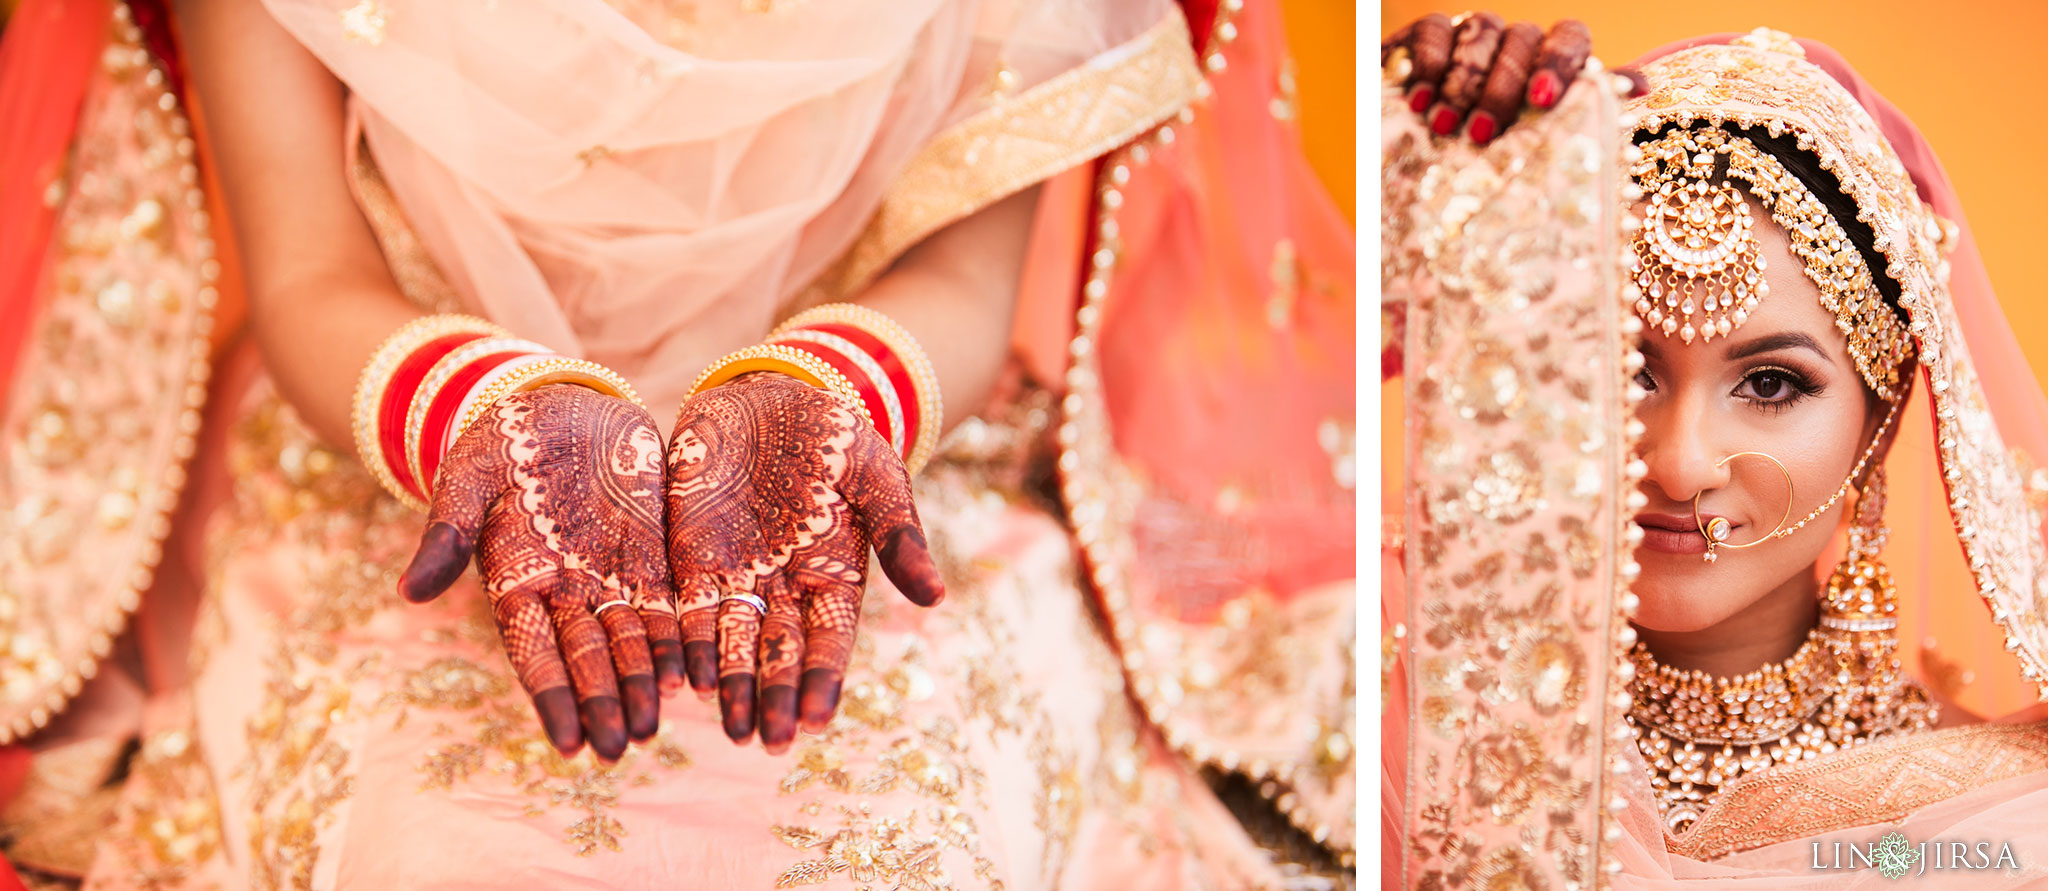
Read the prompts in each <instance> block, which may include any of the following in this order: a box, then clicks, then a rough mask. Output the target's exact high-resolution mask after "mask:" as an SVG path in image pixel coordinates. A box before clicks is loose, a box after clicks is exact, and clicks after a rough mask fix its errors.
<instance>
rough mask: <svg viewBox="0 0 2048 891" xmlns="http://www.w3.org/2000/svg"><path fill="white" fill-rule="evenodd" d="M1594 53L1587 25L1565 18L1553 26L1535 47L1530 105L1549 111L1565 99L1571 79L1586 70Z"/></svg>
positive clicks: (1530, 85) (1591, 37)
mask: <svg viewBox="0 0 2048 891" xmlns="http://www.w3.org/2000/svg"><path fill="white" fill-rule="evenodd" d="M1592 53H1593V34H1592V32H1590V31H1588V30H1586V25H1585V23H1584V22H1580V21H1578V20H1576V19H1565V20H1564V21H1561V22H1558V23H1557V24H1555V25H1552V26H1551V28H1550V33H1549V34H1546V35H1544V36H1543V42H1542V43H1541V44H1539V45H1538V46H1537V48H1536V64H1535V68H1534V71H1535V73H1533V74H1531V75H1529V104H1530V105H1533V106H1535V107H1537V108H1549V107H1551V106H1553V105H1556V104H1557V100H1559V99H1562V98H1564V91H1565V90H1567V89H1570V88H1571V85H1572V80H1573V79H1574V78H1576V77H1578V75H1579V72H1580V71H1583V70H1585V67H1586V57H1587V56H1590V55H1592Z"/></svg>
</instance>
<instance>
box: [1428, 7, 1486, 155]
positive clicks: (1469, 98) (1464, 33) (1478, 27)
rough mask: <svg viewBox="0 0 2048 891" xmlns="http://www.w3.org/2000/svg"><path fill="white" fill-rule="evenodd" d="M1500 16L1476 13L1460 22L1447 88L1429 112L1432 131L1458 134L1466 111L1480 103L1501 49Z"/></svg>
mask: <svg viewBox="0 0 2048 891" xmlns="http://www.w3.org/2000/svg"><path fill="white" fill-rule="evenodd" d="M1501 32H1502V26H1501V19H1500V16H1497V15H1494V14H1493V13H1490V12H1479V13H1473V14H1472V15H1470V16H1467V17H1466V18H1465V21H1463V22H1461V23H1459V25H1458V28H1457V31H1456V33H1455V34H1454V36H1453V42H1452V45H1451V67H1450V70H1449V71H1447V72H1445V73H1444V81H1443V88H1442V91H1441V93H1440V94H1439V95H1438V96H1437V101H1436V105H1434V106H1432V107H1431V108H1430V110H1429V118H1428V120H1429V129H1430V132H1432V133H1435V134H1436V135H1438V136H1449V135H1451V134H1452V133H1455V132H1457V130H1458V124H1459V123H1460V122H1462V121H1464V119H1465V112H1467V111H1469V110H1471V108H1472V106H1473V105H1474V104H1476V103H1477V102H1478V101H1479V91H1480V90H1481V88H1483V87H1485V85H1486V74H1487V72H1488V71H1489V70H1490V69H1491V68H1492V67H1493V56H1494V53H1495V52H1496V51H1498V50H1499V49H1500V39H1501Z"/></svg>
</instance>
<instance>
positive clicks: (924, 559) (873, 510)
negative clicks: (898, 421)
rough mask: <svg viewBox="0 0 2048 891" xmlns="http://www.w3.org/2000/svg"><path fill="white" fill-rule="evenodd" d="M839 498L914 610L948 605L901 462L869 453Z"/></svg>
mask: <svg viewBox="0 0 2048 891" xmlns="http://www.w3.org/2000/svg"><path fill="white" fill-rule="evenodd" d="M840 494H842V495H844V496H845V497H846V503H847V505H848V506H849V507H851V508H853V513H854V517H855V519H857V520H858V521H859V522H860V528H861V529H862V530H864V531H866V533H867V537H868V542H869V543H870V544H871V545H872V546H873V547H874V549H875V554H876V556H878V557H880V558H881V561H882V572H883V574H885V575H887V576H888V577H889V581H890V582H892V583H894V584H895V585H896V589H897V590H899V591H902V592H903V596H904V597H906V598H908V599H909V600H910V602H912V603H915V604H917V605H918V606H934V605H937V604H938V602H939V601H941V600H944V599H946V583H945V581H944V580H942V579H940V578H939V567H938V564H937V563H935V562H933V561H932V555H931V549H930V546H929V545H927V544H926V542H925V537H924V526H923V525H922V524H921V523H919V522H918V519H917V504H916V503H915V502H913V501H912V500H911V496H910V473H909V471H908V470H906V469H905V468H904V466H903V462H902V461H898V460H894V455H893V454H889V453H887V452H886V450H885V449H877V450H875V451H874V452H871V453H869V454H868V455H867V456H865V457H864V458H863V459H862V460H860V461H858V462H856V464H855V466H854V467H853V469H852V470H850V471H849V472H848V474H847V481H846V483H844V484H842V486H841V487H840Z"/></svg>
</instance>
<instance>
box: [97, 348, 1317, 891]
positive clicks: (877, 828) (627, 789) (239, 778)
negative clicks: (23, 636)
mask: <svg viewBox="0 0 2048 891" xmlns="http://www.w3.org/2000/svg"><path fill="white" fill-rule="evenodd" d="M244 381H245V382H246V381H247V379H246V378H244ZM242 389H243V390H244V392H242V393H240V394H237V393H234V392H226V393H223V394H222V397H223V399H224V401H225V402H227V403H228V404H231V405H233V406H235V408H234V409H233V410H232V411H231V412H229V414H230V419H229V420H230V423H229V424H228V425H227V429H228V430H229V431H230V433H229V441H228V442H227V443H225V448H224V449H222V450H220V451H219V452H216V453H214V454H213V455H212V456H211V457H210V459H209V460H211V461H213V462H217V463H218V464H220V465H221V466H224V467H228V468H234V469H235V470H236V473H237V475H236V476H235V478H233V479H232V480H229V479H225V478H222V477H219V476H214V475H212V474H209V475H208V482H207V483H205V484H204V485H205V486H207V487H208V488H210V489H213V490H214V492H215V493H216V494H228V493H223V492H220V490H221V489H224V488H227V489H231V490H232V492H231V495H230V497H231V501H230V502H229V503H228V504H226V505H225V506H224V507H223V509H222V510H221V511H219V512H218V513H217V514H216V515H215V517H214V519H213V520H212V525H211V528H210V530H209V535H208V542H209V548H210V552H211V559H210V560H209V561H208V566H209V567H210V569H211V578H210V581H209V586H208V587H209V590H210V592H211V597H210V598H209V599H208V600H207V602H206V603H205V604H204V605H203V607H202V610H201V613H200V615H199V618H198V623H197V630H196V631H195V633H194V635H193V641H192V648H193V680H192V684H191V687H190V692H189V694H182V693H181V694H176V695H166V696H160V697H158V698H157V700H155V701H154V702H153V703H152V708H151V711H150V714H149V716H148V721H149V727H148V732H147V734H146V735H145V749H144V753H145V754H144V756H143V759H142V761H141V762H140V763H139V764H138V766H137V768H136V771H135V778H134V779H131V781H130V782H129V784H128V787H127V788H126V790H125V795H126V801H125V802H124V808H123V814H124V817H123V822H122V823H121V824H120V825H118V826H116V827H115V828H114V830H113V832H112V833H111V834H110V837H109V838H108V840H107V841H106V842H105V843H104V844H103V845H102V846H101V853H100V859H99V861H98V862H97V863H96V865H95V868H94V873H93V885H94V886H95V887H115V888H118V887H129V886H130V885H131V884H137V883H139V884H142V885H147V884H148V882H147V881H144V878H145V877H149V876H157V877H163V876H166V875H173V874H175V875H177V876H179V877H180V880H181V881H185V882H188V883H189V882H203V881H212V882H215V883H218V884H219V885H220V886H222V887H245V886H250V885H259V886H260V885H266V884H269V883H270V882H272V881H279V880H283V881H287V882H289V881H291V880H292V877H293V876H300V877H303V878H304V880H305V881H308V882H310V883H311V885H312V886H313V887H351V888H352V887H379V886H388V887H437V888H497V887H506V886H507V885H508V884H509V885H513V886H524V885H526V884H529V883H532V882H536V881H539V882H545V883H546V884H548V885H549V886H550V887H593V888H595V887H650V886H653V885H655V884H672V883H676V882H682V883H684V885H685V886H688V887H718V888H727V887H730V888H765V887H771V886H773V885H775V884H776V882H777V881H778V880H783V879H787V878H789V877H790V876H792V875H801V876H811V877H813V878H816V879H817V880H818V881H819V882H821V883H822V884H821V885H820V887H826V888H852V887H867V886H869V885H871V884H879V885H880V886H881V887H896V886H898V885H899V883H900V884H901V886H903V887H923V885H920V884H918V882H919V881H924V882H934V883H936V882H937V881H938V879H939V877H941V876H943V877H946V878H947V879H948V880H950V881H951V883H952V886H953V887H978V886H979V885H980V884H981V883H982V882H984V881H1002V882H1003V883H1004V884H1005V886H1007V887H1011V888H1052V887H1058V888H1105V889H1109V888H1114V889H1126V888H1134V889H1159V891H1168V889H1179V888H1195V887H1215V888H1241V887H1264V886H1270V885H1272V884H1273V883H1275V882H1276V881H1277V876H1276V875H1275V874H1274V873H1273V872H1272V867H1271V866H1270V864H1268V863H1266V862H1265V861H1264V860H1263V858H1262V856H1261V855H1260V854H1259V852H1258V851H1257V850H1256V849H1255V848H1254V847H1252V846H1251V845H1250V843H1249V840H1248V839H1247V838H1246V837H1245V836H1244V834H1243V831H1242V829H1241V828H1239V827H1238V826H1237V825H1236V824H1235V821H1234V820H1233V819H1232V818H1231V817H1230V815H1229V814H1228V813H1227V812H1226V811H1224V810H1223V809H1222V807H1221V805H1220V804H1219V803H1218V802H1217V801H1216V800H1215V799H1214V798H1213V796H1211V795H1210V793H1209V792H1208V789H1207V788H1206V786H1205V785H1204V784H1203V782H1202V781H1201V779H1200V778H1199V777H1198V776H1196V775H1195V774H1194V773H1193V772H1192V771H1191V770H1190V769H1189V768H1188V767H1187V766H1186V764H1185V763H1184V762H1182V761H1181V760H1179V759H1178V758H1177V757H1175V756H1173V755H1172V754H1171V753H1170V752H1168V751H1167V750H1166V748H1165V747H1164V745H1163V743H1161V742H1160V740H1159V739H1158V736H1157V733H1156V732H1155V731H1153V730H1152V729H1151V728H1150V727H1148V726H1146V725H1145V724H1144V723H1143V721H1142V720H1141V719H1140V718H1139V716H1138V715H1137V714H1136V713H1135V712H1134V710H1133V709H1132V707H1131V704H1130V702H1129V701H1128V700H1127V699H1126V698H1125V696H1124V693H1123V685H1122V679H1121V677H1120V675H1119V672H1118V668H1117V664H1116V661H1115V658H1114V656H1113V655H1112V654H1111V652H1110V650H1109V647H1108V645H1107V643H1106V642H1105V641H1104V640H1103V639H1102V637H1101V636H1100V634H1099V632H1097V631H1096V630H1095V628H1094V627H1093V625H1092V621H1091V619H1090V617H1089V615H1088V611H1087V608H1086V605H1085V599H1084V597H1083V596H1082V592H1080V591H1079V590H1077V589H1076V588H1075V587H1074V581H1073V580H1074V579H1075V578H1076V577H1077V568H1076V566H1075V557H1074V554H1073V551H1072V549H1071V546H1070V543H1069V539H1068V537H1067V535H1066V533H1065V532H1064V531H1063V529H1062V528H1061V527H1060V525H1059V523H1058V521H1057V520H1056V518H1054V517H1053V516H1051V515H1050V514H1048V513H1046V512H1045V511H1044V510H1043V509H1042V508H1040V507H1036V506H1033V504H1032V503H1031V502H1029V501H1026V500H1021V499H1018V500H1011V499H1005V498H1002V497H994V496H992V495H991V493H990V491H989V490H988V489H987V488H986V487H985V486H986V483H985V482H983V477H981V476H980V475H979V474H978V473H977V471H976V469H975V467H974V466H973V465H972V464H971V463H970V464H959V463H949V462H944V461H942V462H940V464H939V465H938V466H936V467H935V468H934V470H933V471H931V472H928V473H927V474H926V475H924V476H923V477H921V478H920V484H919V485H920V487H919V491H918V496H919V504H920V507H921V511H922V513H923V515H924V517H925V519H926V521H927V524H928V528H929V529H930V530H932V535H933V540H934V546H935V551H936V553H938V554H939V555H940V559H941V560H942V565H944V566H946V567H948V568H949V569H950V571H951V572H952V573H954V575H953V576H952V577H953V578H955V579H957V580H960V581H961V583H960V584H958V585H956V586H955V588H954V596H952V597H949V598H948V602H947V605H946V608H944V609H933V610H923V609H919V608H917V607H914V606H911V605H910V604H908V602H907V601H905V600H904V599H903V598H902V597H901V596H900V595H899V594H897V593H896V592H895V591H894V590H893V589H892V588H890V587H889V586H888V584H887V582H886V581H877V582H875V583H874V585H873V588H872V590H871V591H870V592H869V596H868V599H867V602H866V607H865V609H864V617H863V625H862V639H861V642H860V645H859V647H858V649H857V651H856V655H855V662H854V667H853V669H852V670H851V671H850V672H849V677H848V682H847V688H846V689H847V694H846V700H845V704H844V705H843V707H842V711H841V715H840V717H839V718H837V719H835V722H834V724H833V726H832V728H831V729H830V730H829V731H828V732H827V733H826V734H824V735H822V736H810V735H805V736H803V737H801V738H800V739H799V740H798V742H797V745H796V747H795V748H794V749H793V751H792V752H791V753H789V754H788V755H785V756H782V757H771V756H768V755H766V754H765V753H763V752H762V751H761V750H760V749H759V748H758V747H757V746H748V747H736V746H734V745H732V744H731V743H730V742H729V741H727V740H726V739H725V738H724V735H723V732H722V730H721V729H720V726H719V719H718V714H717V710H716V708H715V706H713V705H711V704H708V703H704V702H699V701H696V700H694V699H692V698H690V697H688V696H683V697H680V698H676V699H671V700H667V701H666V702H665V703H664V713H663V722H664V728H665V729H664V730H663V732H662V735H661V736H660V737H659V738H658V740H657V742H656V743H655V744H653V745H647V746H636V747H634V748H633V749H632V750H630V751H629V753H628V755H627V757H626V758H625V759H624V760H623V761H622V763H621V764H620V765H619V766H618V767H617V768H615V769H606V768H602V767H600V766H598V765H596V764H595V763H593V762H592V761H591V760H590V758H589V756H588V755H587V754H585V755H584V756H581V757H579V758H577V759H574V760H573V761H568V762H564V761H562V760H561V759H559V757H557V756H554V755H553V754H552V752H551V750H550V749H548V748H547V746H546V745H545V743H544V741H543V740H542V738H541V737H540V735H539V731H538V725H537V724H535V723H534V722H533V719H532V714H531V708H530V706H529V705H528V704H527V702H526V700H525V697H524V696H523V694H521V693H520V692H519V690H518V687H517V683H516V681H514V680H513V678H512V676H511V674H510V672H509V670H508V668H507V667H506V665H505V664H504V659H503V656H502V654H501V652H500V650H499V645H498V643H497V641H496V635H495V631H494V629H493V627H492V625H491V623H490V621H489V618H488V608H487V607H486V606H484V598H483V597H482V595H481V592H480V591H478V590H477V589H476V586H475V580H474V578H473V577H465V578H464V579H463V580H462V581H461V582H459V583H458V585H457V588H456V589H454V590H452V591H450V592H449V594H448V595H446V596H444V597H443V598H442V599H440V600H439V601H436V602H435V603H434V604H431V605H428V606H425V607H418V606H411V605H408V604H404V603H402V602H401V601H399V600H398V599H397V598H395V597H392V596H391V593H390V589H391V585H392V581H393V579H395V577H396V574H397V572H398V571H399V569H400V568H401V567H402V566H403V563H404V560H405V559H406V557H407V556H408V555H409V553H410V549H411V546H412V545H413V543H414V532H413V524H412V523H410V522H407V521H408V520H409V519H410V515H409V514H407V512H406V511H405V510H404V509H403V508H401V507H399V506H398V505H397V504H396V503H395V502H393V501H391V500H390V499H388V498H386V497H384V496H382V495H381V494H379V491H378V490H377V489H376V487H375V484H374V482H372V481H371V480H370V479H369V478H368V477H367V475H366V474H364V473H363V472H362V471H361V470H360V469H358V468H357V467H356V466H355V465H354V464H352V463H351V462H349V461H347V460H346V457H347V456H346V455H344V454H341V453H337V452H334V451H331V450H328V449H326V448H325V447H323V446H321V445H320V444H319V443H318V442H317V441H316V440H315V439H314V438H313V437H312V435H311V434H310V432H309V431H307V430H305V429H304V428H303V426H302V425H300V424H299V423H298V422H297V421H296V420H295V419H294V418H293V417H292V415H291V413H290V411H289V409H287V408H284V407H283V405H282V403H281V402H279V401H278V400H277V399H276V398H275V397H274V396H273V395H271V393H270V392H269V388H268V385H267V383H264V382H263V381H261V380H260V379H259V380H257V381H255V382H254V383H253V384H250V385H249V386H246V387H244V388H242ZM194 704H196V705H197V707H196V708H195V707H194ZM173 739H174V740H176V741H177V744H176V751H177V752H178V755H177V756H176V757H174V758H173V757H165V758H163V759H161V760H158V759H153V758H152V757H151V755H150V752H152V751H156V750H161V749H164V748H165V747H166V743H165V742H164V741H166V740H173ZM195 808H196V809H198V812H199V813H204V814H206V815H207V816H208V819H209V820H210V821H217V822H215V823H213V826H214V827H216V828H215V829H214V830H213V833H212V834H208V833H207V832H205V831H198V832H194V833H193V836H194V837H195V838H197V839H198V841H197V842H195V844H194V845H193V846H192V847H190V848H186V849H183V850H198V851H202V852H206V853H207V854H208V855H209V856H204V857H197V858H194V859H192V860H190V861H189V862H187V861H166V860H165V859H163V858H161V857H160V856H158V854H156V853H152V852H153V851H157V850H158V849H156V848H154V847H152V845H151V840H152V837H153V836H152V833H156V832H160V831H161V829H160V828H159V827H158V826H157V824H155V823H154V822H153V821H154V820H155V819H156V818H157V817H158V816H160V815H180V814H187V815H189V814H191V813H193V812H194V809H195ZM181 825H182V824H181ZM592 839H595V840H594V841H593V840H592ZM586 843H588V844H589V845H590V850H589V852H588V853H587V854H583V853H579V848H581V847H583V846H584V844H586ZM863 858H866V859H865V860H864V859H863ZM868 861H872V864H873V865H871V866H868V867H864V868H862V869H861V870H859V871H856V870H855V869H854V866H855V865H856V864H859V863H863V862H868ZM806 864H812V866H811V867H810V868H811V869H813V870H814V872H802V871H801V870H803V869H805V868H806V866H805V865H806ZM807 884H808V882H807Z"/></svg>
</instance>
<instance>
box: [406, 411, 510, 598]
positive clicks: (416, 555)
mask: <svg viewBox="0 0 2048 891" xmlns="http://www.w3.org/2000/svg"><path fill="white" fill-rule="evenodd" d="M519 410H520V409H517V408H513V409H511V411H519ZM505 411H507V409H504V408H500V409H499V410H498V411H497V412H493V413H491V414H489V415H486V417H485V418H484V420H482V421H479V422H478V423H477V425H476V427H473V428H471V431H470V435H467V436H464V437H463V438H461V439H458V440H457V441H456V443H455V448H453V449H451V450H450V451H449V453H448V458H447V460H445V461H444V462H442V464H441V468H440V472H439V473H438V474H437V475H436V485H435V487H434V493H433V501H432V504H431V505H430V509H429V512H428V513H427V528H426V529H425V531H423V532H421V533H420V544H419V548H418V549H417V550H415V551H414V552H413V555H412V561H411V562H410V563H409V564H407V565H406V567H405V572H404V573H402V574H400V575H399V577H398V593H399V594H400V595H402V596H403V597H405V599H406V600H409V601H411V602H413V603H425V602H427V601H429V600H433V599H434V598H436V597H439V596H441V592H443V591H446V590H448V586H449V585H453V584H455V580H456V579H458V578H461V577H462V572H463V570H465V569H468V568H469V561H470V558H471V557H472V556H474V554H475V553H476V545H477V536H478V535H479V533H480V531H481V530H482V528H483V524H484V515H485V512H486V510H487V509H489V507H490V506H491V502H492V501H493V500H495V499H496V498H497V495H498V493H499V492H500V491H503V490H504V488H505V486H506V481H507V479H508V478H509V477H510V469H509V468H510V466H511V461H512V456H511V454H510V446H509V444H508V443H506V442H504V441H503V440H504V438H503V437H500V436H496V435H490V434H489V433H488V431H485V430H480V429H477V428H481V427H483V426H484V424H485V423H491V424H500V423H503V421H502V420H501V417H500V416H501V415H502V414H503V413H504V412H505Z"/></svg>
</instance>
